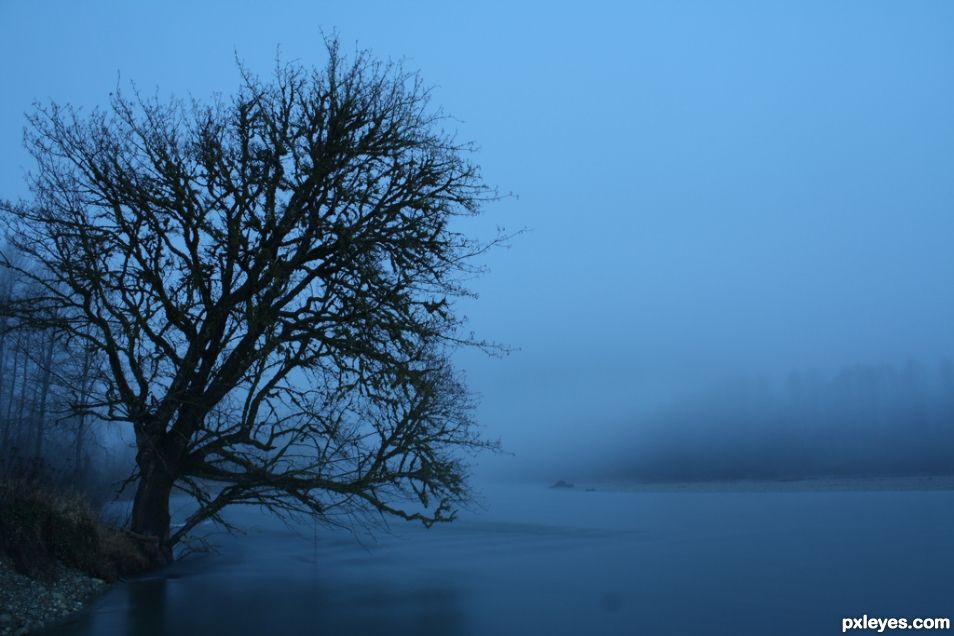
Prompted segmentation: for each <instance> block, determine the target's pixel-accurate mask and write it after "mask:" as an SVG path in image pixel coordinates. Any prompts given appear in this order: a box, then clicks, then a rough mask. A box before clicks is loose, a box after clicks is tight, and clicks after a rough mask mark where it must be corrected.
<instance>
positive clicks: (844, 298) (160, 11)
mask: <svg viewBox="0 0 954 636" xmlns="http://www.w3.org/2000/svg"><path fill="white" fill-rule="evenodd" d="M195 5H198V6H193V5H192V4H191V3H183V2H162V3H159V2H135V3H133V2H127V3H121V2H84V3H67V2H45V3H38V2H16V1H10V0H5V1H3V2H0V60H2V61H0V68H2V75H3V79H4V90H3V98H2V99H0V109H2V110H0V147H2V148H3V151H2V152H0V196H4V197H16V196H19V195H22V194H23V193H24V192H23V185H22V173H23V169H25V168H28V167H29V160H28V157H27V156H26V155H25V153H24V151H23V150H22V148H21V145H20V136H21V129H22V126H23V123H24V119H23V114H24V113H25V112H26V111H28V110H29V109H30V105H31V103H32V102H33V101H34V100H35V99H40V100H44V99H48V98H51V99H54V100H57V101H69V102H72V103H73V104H75V105H79V106H84V107H87V108H89V107H93V106H96V105H101V104H103V103H104V102H105V101H106V99H107V96H108V93H109V92H110V91H111V90H113V89H114V88H115V87H116V86H117V82H119V83H120V84H124V83H126V82H128V81H130V80H132V81H135V82H136V83H137V85H138V86H139V87H140V88H141V89H143V90H147V91H151V90H152V89H153V88H154V87H157V88H158V90H159V93H160V95H167V94H171V93H174V94H176V95H179V96H186V95H192V96H195V97H197V98H206V97H207V96H210V95H211V94H213V93H215V92H220V93H223V94H228V93H230V92H231V91H232V90H233V89H234V88H235V87H236V86H237V84H238V81H237V80H238V77H237V73H236V69H235V64H234V55H235V53H237V54H238V55H239V57H241V58H242V59H243V60H245V62H246V63H247V64H248V65H249V66H250V67H251V68H252V69H255V70H258V71H260V72H262V73H266V72H267V71H268V70H269V68H270V67H271V65H272V61H273V60H274V57H275V52H276V47H277V46H278V45H280V46H281V49H282V51H283V56H284V57H286V58H294V59H298V60H300V61H302V62H304V63H314V64H321V63H322V61H323V59H324V57H323V47H322V41H321V35H320V30H321V29H324V30H325V31H332V30H337V32H338V33H339V35H340V37H341V39H342V41H343V42H344V43H345V44H346V47H353V46H355V45H357V46H360V47H361V48H368V49H371V51H372V52H373V53H374V54H375V55H377V56H380V57H385V58H393V59H403V60H405V62H406V64H407V66H408V67H409V68H413V69H418V70H420V72H421V74H422V76H423V77H424V79H425V80H426V81H427V82H428V83H430V84H433V85H434V86H435V87H436V88H435V93H434V99H435V103H437V104H439V105H441V106H442V107H444V108H445V109H446V110H447V112H448V113H450V114H452V115H453V116H454V117H455V118H456V123H455V125H456V127H457V130H458V133H459V135H460V137H461V138H463V139H472V140H474V141H475V142H477V144H478V145H479V146H480V150H479V151H478V153H477V155H476V156H475V159H476V160H477V162H478V163H480V164H481V165H482V166H483V169H484V174H485V176H486V178H487V180H488V181H489V182H490V183H492V184H494V185H497V186H498V187H499V188H500V189H501V190H502V191H504V192H510V191H512V192H514V193H515V194H516V195H517V196H516V197H512V198H507V199H505V200H503V201H501V202H499V203H497V204H494V205H491V206H489V207H488V208H487V213H486V216H485V217H484V218H483V219H482V220H481V221H480V222H478V223H476V224H475V225H474V227H473V231H474V232H476V233H486V232H488V230H489V228H492V227H493V226H495V225H505V226H507V227H510V228H518V227H529V228H531V230H532V231H531V232H529V233H528V234H526V235H524V236H521V237H519V238H518V239H516V240H515V241H514V242H513V245H512V248H511V249H509V250H502V251H498V252H496V253H494V254H492V255H490V256H489V257H488V258H487V260H486V264H487V265H488V266H489V267H490V270H491V271H490V273H489V274H488V275H487V276H485V277H484V278H482V279H480V280H478V281H476V282H475V284H474V286H475V288H476V289H477V291H478V292H479V293H480V300H479V301H478V302H476V303H467V304H466V305H462V307H461V309H462V311H464V312H466V313H467V314H468V316H469V317H470V326H471V327H472V328H473V329H474V330H475V331H477V333H478V334H480V335H482V336H485V337H487V338H490V339H493V340H498V341H501V342H504V343H506V344H509V345H512V346H514V347H518V348H519V349H520V350H519V351H518V352H516V353H514V354H513V355H511V356H510V357H508V358H506V359H504V360H488V359H485V358H483V357H481V356H480V355H477V354H474V353H468V354H462V355H461V356H460V362H461V365H462V366H463V367H464V369H465V371H466V372H467V373H468V375H469V377H470V379H471V384H472V385H473V387H474V388H475V389H476V390H478V391H479V392H480V393H481V394H482V395H483V406H482V407H481V417H482V420H483V421H485V423H486V425H487V427H488V429H489V431H490V432H491V434H493V435H500V436H502V437H503V440H504V442H505V444H506V445H507V446H508V448H510V449H511V450H513V451H514V452H516V453H517V454H518V455H520V454H523V455H524V456H528V455H531V456H532V455H533V454H534V453H535V452H538V451H537V449H538V446H539V444H538V443H537V441H536V440H537V437H538V436H539V435H540V433H541V431H546V435H547V437H548V439H553V440H555V441H554V442H553V444H554V446H553V447H554V448H557V447H559V446H560V444H563V445H564V447H565V446H566V445H568V444H570V443H571V442H570V441H569V440H573V439H579V438H580V437H585V438H586V439H588V440H590V439H597V440H600V439H605V438H606V437H607V436H611V435H612V432H613V431H614V430H617V429H618V427H621V426H629V425H632V421H633V416H634V414H636V413H639V412H640V411H641V410H645V409H647V408H650V407H651V406H652V405H653V404H658V403H661V402H664V401H666V400H669V399H673V397H674V396H676V395H678V394H680V392H685V391H690V390H693V389H694V388H695V387H697V386H699V385H701V384H705V383H707V382H709V381H712V380H715V379H718V378H719V377H722V376H728V375H735V374H759V373H769V374H781V373H785V372H787V371H788V370H790V369H806V368H816V369H820V370H822V371H830V370H834V369H837V368H839V367H840V366H843V365H849V364H853V363H856V362H897V361H903V360H904V359H905V358H906V357H907V356H912V357H914V358H916V359H920V360H923V361H925V362H928V363H932V362H935V361H936V360H938V359H940V358H941V357H944V356H951V355H952V354H954V249H952V248H951V243H952V239H954V179H952V175H954V38H952V37H951V33H954V4H951V3H949V2H940V1H938V2H890V3H889V2H872V1H864V2H862V1H856V2H847V1H845V2H831V1H828V2H805V1H797V2H796V1H791V2H771V3H766V2H715V1H700V2H661V1H659V2H627V3H623V2H619V3H559V2H546V3H543V2H539V3H529V2H528V3H519V4H518V3H503V2H501V3H494V2H481V3H467V4H463V3H439V2H367V3H331V2H327V3H326V2H299V3H283V2H275V3H267V4H266V3H251V2H247V3H241V2H236V3H225V2H221V3H215V2H209V3H195ZM581 431H583V432H584V435H582V436H581V435H580V433H581ZM587 443H589V442H587ZM594 443H597V442H594ZM500 461H503V460H500Z"/></svg>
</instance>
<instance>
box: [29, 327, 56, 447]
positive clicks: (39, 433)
mask: <svg viewBox="0 0 954 636" xmlns="http://www.w3.org/2000/svg"><path fill="white" fill-rule="evenodd" d="M47 336H48V338H49V341H48V342H47V346H46V355H45V356H44V359H43V375H42V376H41V377H42V379H41V380H40V406H39V413H38V414H37V415H36V420H35V422H34V426H35V429H36V438H35V440H34V445H33V456H34V457H35V458H37V459H42V458H43V435H44V433H45V432H46V406H47V400H48V399H49V396H50V382H51V381H52V379H53V353H54V351H55V346H56V334H54V333H53V332H50V333H49V334H47Z"/></svg>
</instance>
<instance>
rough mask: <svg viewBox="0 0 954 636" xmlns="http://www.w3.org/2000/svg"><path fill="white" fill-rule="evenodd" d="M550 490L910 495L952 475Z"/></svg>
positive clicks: (588, 484) (583, 485) (585, 485)
mask: <svg viewBox="0 0 954 636" xmlns="http://www.w3.org/2000/svg"><path fill="white" fill-rule="evenodd" d="M548 487H549V488H552V489H554V490H569V491H574V490H575V491H579V492H645V493H653V492H686V493H706V492H740V493H742V492H765V493H774V492H887V491H894V492H911V491H922V492H923V491H950V490H954V475H951V476H920V477H809V478H802V479H713V480H699V481H659V482H641V481H618V480H614V481H580V482H576V483H575V484H574V485H573V486H572V487H565V486H557V485H549V486H548Z"/></svg>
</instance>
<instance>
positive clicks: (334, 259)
mask: <svg viewBox="0 0 954 636" xmlns="http://www.w3.org/2000/svg"><path fill="white" fill-rule="evenodd" d="M327 48H328V54H329V57H328V62H327V64H326V65H325V66H324V67H323V68H321V69H307V68H303V67H301V66H298V65H293V64H292V65H282V64H278V65H277V69H276V71H275V74H274V76H273V77H271V78H270V79H268V80H267V81H263V80H260V79H259V78H257V77H255V76H253V75H252V74H251V73H249V72H247V71H246V70H244V69H242V68H241V67H240V70H241V75H242V80H243V81H242V85H241V88H240V90H239V91H238V92H237V94H236V95H235V96H234V97H233V98H232V99H231V100H230V101H227V102H225V101H222V100H218V101H216V102H214V103H212V104H211V105H202V104H199V103H197V102H192V103H189V104H184V103H182V102H178V101H172V102H169V103H161V102H159V101H158V100H157V99H148V100H147V99H143V98H141V97H139V96H138V95H136V96H135V97H133V98H127V97H126V96H124V95H122V94H121V93H120V92H119V91H117V92H116V93H115V94H114V95H113V96H112V99H111V108H110V109H109V110H107V111H105V112H104V111H94V112H92V113H91V114H89V115H83V114H81V113H79V112H77V111H76V110H74V109H73V108H71V107H69V106H65V107H64V106H59V105H56V104H51V105H48V106H41V107H37V109H36V111H35V113H34V114H33V115H32V116H31V117H30V119H29V123H30V126H29V128H28V131H27V134H26V140H27V146H28V148H29V149H30V151H31V152H32V154H33V157H34V159H35V161H36V169H35V173H34V174H33V175H32V176H31V183H30V185H31V188H32V193H33V197H32V199H31V200H29V201H23V202H19V203H6V204H4V205H3V206H2V209H3V210H4V211H5V213H6V217H7V220H8V223H9V228H8V233H9V236H10V241H11V244H12V246H13V248H15V249H16V250H17V251H18V253H20V254H22V255H25V256H26V257H27V258H28V259H29V260H30V261H31V262H32V263H36V264H38V266H36V267H33V268H25V267H21V266H19V265H18V262H17V260H16V259H15V258H13V257H12V256H8V255H7V254H6V253H4V255H3V257H4V258H3V259H2V260H3V264H4V265H5V266H6V267H8V268H11V269H13V270H15V271H17V272H18V273H19V274H20V275H21V276H24V277H26V278H28V279H30V280H32V281H33V282H34V283H35V284H36V285H38V286H39V288H40V289H42V292H40V293H36V294H33V295H31V296H30V297H27V298H20V299H15V300H14V301H13V302H12V303H10V305H9V308H8V313H9V314H10V315H12V316H16V317H19V318H20V319H23V320H26V321H29V322H30V324H31V325H33V326H34V327H35V328H37V329H56V330H59V332H60V333H63V334H64V335H65V337H67V338H69V339H70V340H74V341H78V342H84V343H86V345H87V346H89V347H92V348H94V349H95V350H97V351H101V352H103V355H104V356H105V358H106V363H107V365H106V366H107V367H108V373H104V374H101V375H99V376H98V377H97V378H96V379H95V381H87V386H86V389H85V390H86V399H85V400H84V404H83V406H82V408H83V410H84V411H86V412H94V413H95V414H96V415H97V416H98V417H100V418H102V419H104V420H107V421H115V422H125V423H129V424H131V425H132V428H133V430H134V431H135V438H136V443H137V448H138V454H137V465H138V475H137V476H138V486H137V492H136V495H135V501H134V508H133V513H132V531H133V532H135V533H137V534H138V535H140V536H142V537H146V538H148V540H149V541H147V542H146V543H147V544H148V543H149V542H151V544H152V545H154V546H155V549H153V550H152V554H153V555H154V557H155V559H156V560H157V561H159V562H162V561H166V560H168V559H171V558H172V547H173V545H174V544H175V543H176V542H178V541H179V540H180V539H181V538H183V536H185V534H186V533H188V532H189V531H190V530H191V529H192V528H194V527H195V525H196V524H198V523H200V522H201V521H203V520H205V519H209V518H212V519H216V520H220V521H221V517H219V513H220V512H221V511H222V509H223V508H225V507H226V506H229V505H233V504H257V505H265V506H268V507H270V508H271V509H273V510H276V511H279V512H305V513H309V514H313V515H316V516H318V517H319V518H321V519H323V520H327V521H331V522H335V521H344V520H345V519H351V518H353V515H356V514H359V513H361V512H366V511H373V512H376V513H382V514H387V515H396V516H398V517H401V518H404V519H408V520H419V521H421V522H424V523H425V524H431V523H434V522H439V521H445V520H449V519H452V518H453V516H454V510H455V507H456V505H457V504H458V503H459V502H461V501H462V500H464V499H465V498H466V496H467V489H466V481H465V473H466V470H465V465H464V464H463V463H462V461H461V457H460V450H461V449H479V448H486V447H490V446H494V444H492V443H488V442H487V441H484V440H483V439H481V438H480V437H479V436H478V435H477V432H476V431H475V427H474V423H473V421H472V419H471V412H472V403H471V399H470V397H469V394H468V392H467V391H466V389H465V387H464V386H463V385H462V384H461V382H460V381H459V380H458V379H457V377H456V376H455V373H454V370H453V369H452V367H451V365H450V364H449V361H448V355H449V353H450V352H451V351H452V350H453V348H454V347H457V346H460V345H477V346H485V345H484V344H483V343H480V342H476V341H474V340H473V339H472V338H470V337H464V336H462V335H461V334H460V331H461V330H460V326H461V321H460V318H459V317H458V316H457V315H456V313H455V312H454V311H453V307H452V304H453V300H454V299H455V298H458V297H460V296H461V295H463V294H466V293H467V292H466V290H465V289H464V288H463V287H462V280H463V278H464V277H465V276H466V275H468V274H470V273H472V272H473V268H472V266H471V265H470V263H471V262H472V259H471V257H472V256H474V255H476V254H478V253H479V252H481V251H483V250H484V249H486V248H487V247H488V246H489V245H490V244H493V243H495V242H497V241H498V240H499V238H498V239H494V240H492V241H490V243H489V244H481V243H479V242H477V241H474V240H472V239H470V238H468V237H467V236H465V235H463V234H462V233H460V232H459V231H457V230H455V228H454V227H453V225H454V219H455V217H458V216H471V215H475V214H477V213H478V211H479V207H480V205H481V203H483V202H485V201H487V200H489V199H491V198H492V197H493V193H492V192H491V191H490V190H489V189H488V188H487V187H486V186H485V185H484V183H483V181H482V180H481V178H480V175H479V173H478V169H477V167H476V166H475V165H473V164H472V163H471V162H470V161H469V160H468V159H467V154H468V152H469V151H470V150H471V148H470V147H469V146H468V145H466V144H460V143H458V142H456V141H455V140H454V138H453V137H452V136H451V135H449V134H447V133H445V132H444V131H443V130H442V129H441V124H442V122H443V121H444V120H445V118H444V117H443V116H442V115H441V114H440V112H438V111H435V110H433V109H432V108H431V107H430V105H429V95H428V91H427V90H426V88H425V87H424V86H423V85H422V83H421V81H420V79H419V78H418V76H417V75H416V74H409V73H405V72H404V71H403V70H401V68H400V67H398V66H395V65H391V64H382V63H377V62H375V61H373V60H371V59H370V58H369V57H368V55H367V54H365V53H359V54H357V55H356V57H355V58H354V59H353V60H351V61H348V60H346V59H345V58H344V56H342V55H341V54H340V53H339V48H338V45H337V43H336V42H333V41H332V42H329V43H328V47H327ZM173 489H182V490H185V491H186V492H188V493H190V494H191V495H193V496H194V497H195V498H196V499H197V500H198V501H199V502H200V506H199V508H198V510H197V511H196V512H195V513H194V514H193V515H192V516H191V517H189V518H188V519H187V520H186V521H185V525H184V526H182V527H181V528H179V529H177V530H176V531H175V532H174V533H173V532H170V517H169V497H170V493H171V492H172V490H173ZM339 515H345V517H344V518H342V517H340V516H339Z"/></svg>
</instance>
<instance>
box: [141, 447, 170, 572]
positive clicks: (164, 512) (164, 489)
mask: <svg viewBox="0 0 954 636" xmlns="http://www.w3.org/2000/svg"><path fill="white" fill-rule="evenodd" d="M143 463H146V465H145V466H143V465H142V463H140V471H141V473H142V476H141V477H140V479H139V485H138V486H137V487H136V498H135V500H134V501H133V511H132V531H133V532H134V533H135V534H136V535H138V538H139V539H141V542H142V548H143V552H144V553H145V555H146V557H147V558H148V559H149V560H150V561H151V562H152V564H153V565H156V566H159V565H166V564H168V563H170V562H171V561H172V546H171V545H170V544H169V495H170V494H171V493H172V483H173V479H172V478H171V477H170V476H169V475H168V473H167V472H166V471H165V470H164V469H163V468H162V464H161V462H160V461H158V460H155V459H150V460H149V461H148V462H143Z"/></svg>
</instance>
